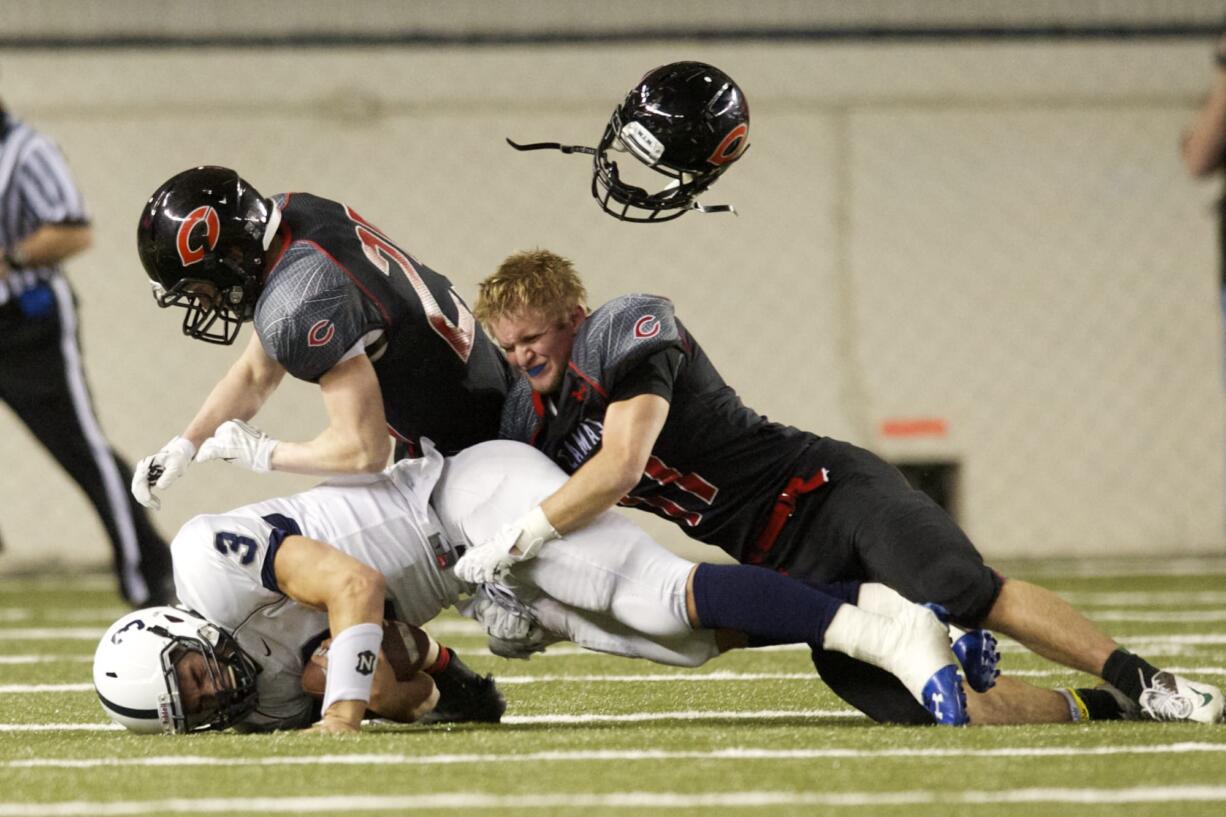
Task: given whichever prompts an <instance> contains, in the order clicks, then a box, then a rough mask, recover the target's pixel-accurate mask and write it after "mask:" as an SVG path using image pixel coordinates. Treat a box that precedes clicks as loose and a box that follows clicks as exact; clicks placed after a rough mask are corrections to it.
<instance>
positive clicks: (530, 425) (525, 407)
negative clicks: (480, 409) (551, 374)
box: [498, 377, 541, 445]
mask: <svg viewBox="0 0 1226 817" xmlns="http://www.w3.org/2000/svg"><path fill="white" fill-rule="evenodd" d="M538 401H539V398H537V397H536V393H535V392H533V391H532V386H530V385H529V384H528V378H526V377H517V378H515V381H514V382H513V383H512V384H511V388H510V389H509V390H508V391H507V397H506V400H504V401H503V403H502V419H501V422H500V424H499V427H498V437H499V438H500V439H503V440H515V441H516V442H521V443H528V444H529V445H532V444H533V442H534V441H535V439H536V434H537V430H538V429H539V428H540V425H541V412H540V411H538V410H537V406H538V405H539V402H538Z"/></svg>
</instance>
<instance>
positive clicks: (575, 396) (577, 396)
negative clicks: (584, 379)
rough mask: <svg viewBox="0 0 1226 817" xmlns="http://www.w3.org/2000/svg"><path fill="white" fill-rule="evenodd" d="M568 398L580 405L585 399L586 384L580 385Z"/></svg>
mask: <svg viewBox="0 0 1226 817" xmlns="http://www.w3.org/2000/svg"><path fill="white" fill-rule="evenodd" d="M570 398H571V399H572V400H574V401H575V402H577V403H582V402H583V401H584V400H586V399H587V384H586V383H580V384H579V388H577V389H575V390H574V391H572V392H571V393H570Z"/></svg>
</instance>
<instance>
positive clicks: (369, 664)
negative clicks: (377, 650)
mask: <svg viewBox="0 0 1226 817" xmlns="http://www.w3.org/2000/svg"><path fill="white" fill-rule="evenodd" d="M376 658H377V656H376V655H375V654H374V653H373V652H371V651H370V650H362V651H361V652H360V653H358V665H357V666H356V667H354V668H353V669H354V671H355V672H357V673H358V674H360V675H370V674H371V673H372V672H374V671H375V659H376Z"/></svg>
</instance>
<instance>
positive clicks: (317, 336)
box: [307, 318, 336, 346]
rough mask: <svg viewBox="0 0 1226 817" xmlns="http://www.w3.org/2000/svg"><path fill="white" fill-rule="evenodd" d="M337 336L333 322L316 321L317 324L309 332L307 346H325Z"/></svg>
mask: <svg viewBox="0 0 1226 817" xmlns="http://www.w3.org/2000/svg"><path fill="white" fill-rule="evenodd" d="M335 334H336V327H335V326H334V325H333V324H332V321H330V320H328V319H327V318H324V319H323V320H322V321H315V324H314V325H313V326H311V328H310V329H308V330H307V346H323V345H325V344H326V343H327V342H328V341H330V340H332V337H333V336H334V335H335Z"/></svg>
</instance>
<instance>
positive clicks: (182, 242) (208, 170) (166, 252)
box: [136, 167, 281, 344]
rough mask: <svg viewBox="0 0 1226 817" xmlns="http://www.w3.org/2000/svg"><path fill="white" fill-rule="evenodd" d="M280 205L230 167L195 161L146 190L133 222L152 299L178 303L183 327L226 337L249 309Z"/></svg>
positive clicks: (217, 339)
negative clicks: (199, 164) (148, 192)
mask: <svg viewBox="0 0 1226 817" xmlns="http://www.w3.org/2000/svg"><path fill="white" fill-rule="evenodd" d="M280 221H281V212H280V211H279V210H278V209H277V207H276V206H275V205H274V204H273V203H272V202H271V201H270V200H268V199H265V198H263V197H262V196H260V194H259V192H257V191H256V189H255V188H254V187H252V186H251V185H250V184H248V183H247V182H246V181H244V180H243V178H242V177H241V176H239V175H238V173H236V172H235V171H233V170H230V169H229V168H225V167H195V168H192V169H190V170H185V171H183V172H182V173H178V174H176V175H174V176H172V177H171V178H170V179H169V180H167V181H166V182H165V183H164V184H162V186H161V187H159V188H158V189H157V190H155V191H154V192H153V195H152V196H150V197H149V201H148V203H146V204H145V209H144V210H143V211H142V212H141V216H140V224H139V225H138V226H137V230H136V246H137V251H138V252H139V253H140V260H141V264H142V265H144V267H145V273H146V274H147V275H148V276H149V282H150V284H151V285H152V286H153V297H154V299H155V300H156V301H157V303H158V306H161V307H167V306H181V307H183V308H184V309H186V310H187V314H186V315H184V316H183V333H184V334H185V335H189V336H191V337H193V338H197V339H199V340H203V341H207V342H209V343H223V344H230V343H233V342H234V339H235V338H236V337H238V331H239V328H240V327H241V326H242V324H243V322H244V321H249V320H251V318H252V316H253V315H254V314H255V304H256V300H257V299H258V298H259V295H260V291H261V289H262V288H263V281H264V275H265V253H266V251H267V250H268V247H269V245H270V244H271V243H272V239H273V236H274V235H276V232H277V227H278V225H279V224H280Z"/></svg>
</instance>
